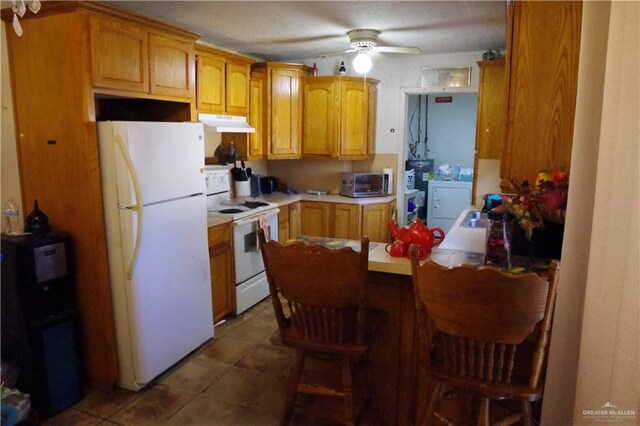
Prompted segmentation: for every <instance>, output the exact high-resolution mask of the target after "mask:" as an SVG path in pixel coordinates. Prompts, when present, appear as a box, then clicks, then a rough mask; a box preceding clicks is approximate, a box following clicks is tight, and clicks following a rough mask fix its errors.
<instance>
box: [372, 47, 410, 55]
mask: <svg viewBox="0 0 640 426" xmlns="http://www.w3.org/2000/svg"><path fill="white" fill-rule="evenodd" d="M371 50H373V51H374V52H381V53H404V54H409V55H417V54H419V53H421V52H422V51H421V50H420V49H418V48H417V47H409V46H404V47H393V46H376V47H373V48H372V49H371Z"/></svg>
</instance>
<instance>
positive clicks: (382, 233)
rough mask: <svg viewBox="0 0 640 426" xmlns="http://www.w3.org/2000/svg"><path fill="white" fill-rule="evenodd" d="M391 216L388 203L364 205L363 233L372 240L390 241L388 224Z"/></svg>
mask: <svg viewBox="0 0 640 426" xmlns="http://www.w3.org/2000/svg"><path fill="white" fill-rule="evenodd" d="M394 205H395V204H394ZM390 217H391V210H389V204H388V203H376V204H365V205H363V206H362V235H366V236H367V237H369V240H370V241H378V242H386V241H388V240H389V238H388V235H389V227H388V226H387V221H388V220H389V218H390Z"/></svg>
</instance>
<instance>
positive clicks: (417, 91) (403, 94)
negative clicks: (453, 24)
mask: <svg viewBox="0 0 640 426" xmlns="http://www.w3.org/2000/svg"><path fill="white" fill-rule="evenodd" d="M440 93H478V86H467V87H403V88H401V89H400V107H399V111H400V118H401V120H402V126H399V132H398V138H399V143H398V163H397V164H396V170H397V171H398V172H397V173H396V174H397V179H396V194H398V195H397V196H396V206H397V207H398V217H404V211H405V205H404V204H405V202H404V189H405V188H404V162H405V145H406V140H405V139H406V133H407V110H408V105H409V96H410V95H437V94H440ZM477 119H478V115H477V113H476V121H477ZM425 131H426V129H425ZM474 146H475V145H474ZM476 155H477V150H475V148H474V153H473V156H474V164H475V162H476V158H475V157H476ZM475 185H476V174H475V170H474V173H473V187H474V188H475ZM401 215H402V216H401Z"/></svg>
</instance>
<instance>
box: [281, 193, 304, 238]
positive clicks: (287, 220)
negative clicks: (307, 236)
mask: <svg viewBox="0 0 640 426" xmlns="http://www.w3.org/2000/svg"><path fill="white" fill-rule="evenodd" d="M279 209H280V211H279V212H278V241H279V242H281V243H284V242H287V241H288V240H290V239H292V238H295V237H296V236H298V235H300V202H295V203H291V204H287V205H284V206H280V207H279Z"/></svg>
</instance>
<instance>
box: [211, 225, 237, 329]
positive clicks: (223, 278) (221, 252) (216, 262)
mask: <svg viewBox="0 0 640 426" xmlns="http://www.w3.org/2000/svg"><path fill="white" fill-rule="evenodd" d="M208 237H209V266H210V268H211V295H212V298H213V322H214V323H217V322H218V321H220V320H221V319H223V318H224V317H225V316H226V315H228V314H230V313H233V312H234V310H235V309H234V299H235V288H234V285H233V284H234V283H233V281H234V277H233V249H232V245H231V224H228V223H225V224H223V225H218V226H214V227H212V228H209V230H208Z"/></svg>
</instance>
